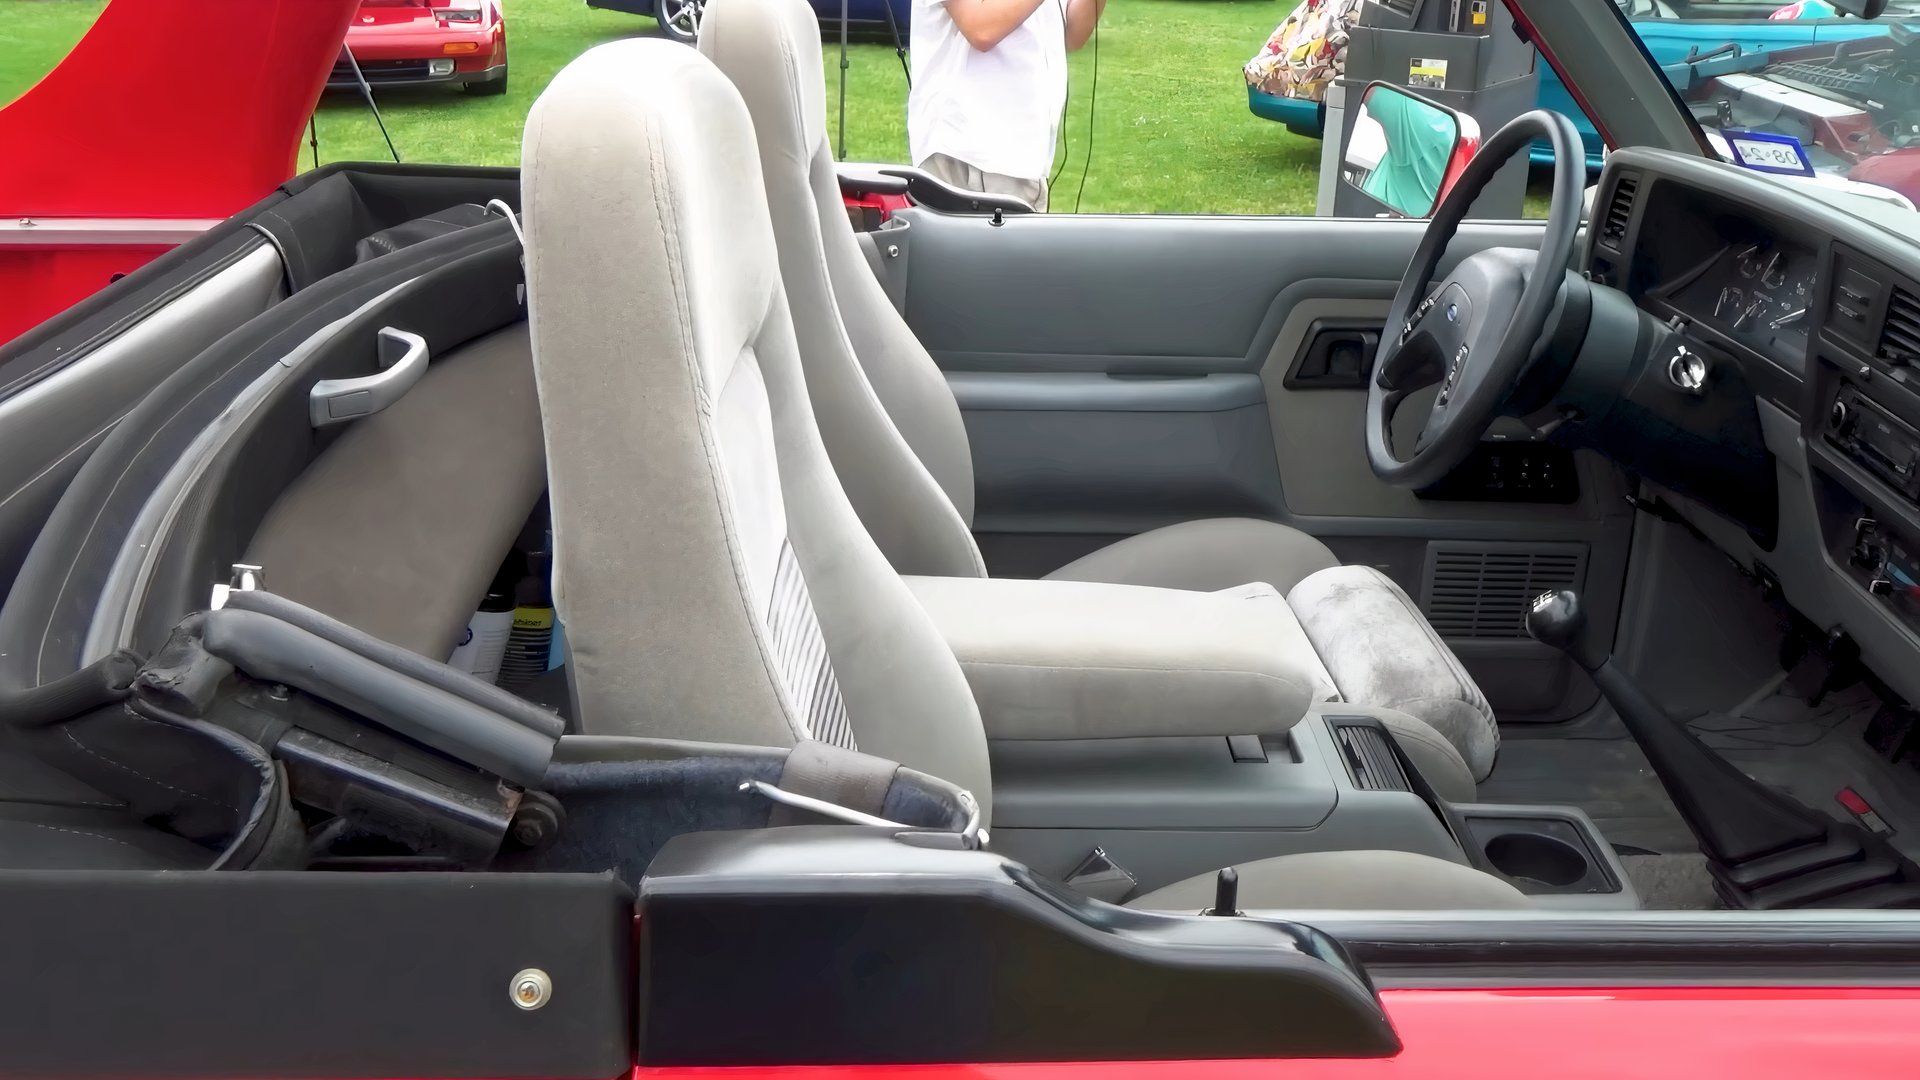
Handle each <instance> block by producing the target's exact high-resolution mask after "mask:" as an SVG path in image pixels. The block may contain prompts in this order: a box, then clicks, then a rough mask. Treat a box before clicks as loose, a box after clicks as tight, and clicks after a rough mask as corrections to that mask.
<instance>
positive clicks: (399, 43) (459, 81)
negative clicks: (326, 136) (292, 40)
mask: <svg viewBox="0 0 1920 1080" xmlns="http://www.w3.org/2000/svg"><path fill="white" fill-rule="evenodd" d="M349 54H351V56H349ZM356 61H357V62H358V63H359V65H360V73H361V74H362V75H364V76H366V80H367V83H368V84H369V85H371V86H429V85H434V84H438V83H447V84H452V85H455V86H462V87H465V88H466V89H468V90H471V91H473V92H474V93H476V94H504V93H506V91H507V24H506V19H505V18H504V16H503V15H502V14H501V11H500V3H499V0H361V3H360V9H359V10H358V11H356V12H354V15H353V21H352V22H351V23H349V24H348V26H347V39H346V47H345V48H343V49H342V50H341V52H340V58H339V59H338V60H336V61H334V65H333V71H332V73H331V74H329V75H328V76H327V88H328V89H330V90H352V89H357V88H358V87H359V85H360V83H359V80H358V79H356V78H355V77H354V73H353V65H354V62H356Z"/></svg>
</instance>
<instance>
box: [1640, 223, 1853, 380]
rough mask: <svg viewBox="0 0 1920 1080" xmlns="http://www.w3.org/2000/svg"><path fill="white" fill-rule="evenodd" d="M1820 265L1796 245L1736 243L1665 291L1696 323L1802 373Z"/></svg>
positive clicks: (1675, 304) (1763, 241) (1722, 249)
mask: <svg viewBox="0 0 1920 1080" xmlns="http://www.w3.org/2000/svg"><path fill="white" fill-rule="evenodd" d="M1815 262H1816V259H1815V256H1814V253H1813V252H1812V251H1809V250H1807V249H1806V248H1803V247H1800V246H1798V245H1795V244H1792V243H1787V242H1777V241H1773V240H1760V241H1735V242H1732V243H1728V244H1726V245H1725V246H1723V247H1722V248H1721V249H1720V250H1718V251H1717V252H1715V253H1714V254H1713V255H1712V256H1711V257H1710V258H1708V259H1707V260H1705V261H1704V262H1701V263H1699V264H1697V265H1695V266H1694V267H1693V268H1692V269H1690V270H1689V271H1688V272H1687V273H1685V274H1683V275H1681V276H1680V278H1679V279H1678V280H1676V281H1675V282H1673V283H1671V284H1669V285H1668V286H1667V287H1666V288H1665V289H1662V290H1660V291H1661V292H1665V293H1666V294H1667V296H1668V299H1669V302H1670V303H1671V304H1673V306H1674V307H1676V308H1678V309H1680V310H1681V311H1682V312H1684V313H1685V314H1686V315H1688V316H1689V317H1690V318H1692V319H1694V320H1695V321H1698V322H1704V323H1706V324H1708V325H1710V326H1713V327H1715V328H1717V329H1719V330H1720V331H1721V332H1722V333H1724V334H1726V335H1727V336H1728V337H1730V338H1732V339H1734V340H1735V341H1738V342H1740V343H1741V344H1743V345H1746V346H1748V347H1749V348H1752V349H1754V350H1755V351H1757V352H1759V353H1761V354H1762V355H1764V356H1768V357H1773V358H1775V359H1779V360H1785V361H1790V362H1792V363H1793V364H1794V365H1795V366H1796V367H1797V366H1798V362H1799V361H1800V360H1801V359H1802V358H1803V357H1804V356H1805V355H1806V351H1807V326H1808V323H1809V321H1810V318H1809V313H1810V310H1811V308H1812V306H1813V278H1814V269H1815Z"/></svg>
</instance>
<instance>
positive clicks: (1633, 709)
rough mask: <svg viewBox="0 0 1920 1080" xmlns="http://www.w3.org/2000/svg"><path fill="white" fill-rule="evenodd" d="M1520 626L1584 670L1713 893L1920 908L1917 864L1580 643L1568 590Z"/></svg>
mask: <svg viewBox="0 0 1920 1080" xmlns="http://www.w3.org/2000/svg"><path fill="white" fill-rule="evenodd" d="M1526 624H1527V633H1528V634H1529V635H1531V636H1532V637H1533V639H1534V640H1535V641H1538V642H1540V643H1541V644H1542V645H1547V646H1551V647H1552V648H1554V649H1558V650H1559V651H1561V652H1563V653H1566V654H1567V655H1568V656H1570V657H1572V658H1573V660H1574V661H1575V662H1576V663H1578V664H1579V665H1580V666H1581V667H1583V668H1585V669H1586V670H1587V672H1588V674H1590V675H1592V676H1593V682H1594V685H1595V686H1597V687H1599V688H1600V693H1601V694H1602V695H1604V696H1605V697H1606V699H1607V703H1608V704H1610V705H1612V706H1613V710H1614V712H1615V713H1617V714H1618V715H1619V717H1620V721H1621V723H1623V724H1624V725H1626V728H1627V731H1628V733H1629V734H1631V735H1632V736H1633V739H1634V741H1635V742H1637V743H1639V744H1640V749H1641V750H1642V751H1643V752H1644V753H1645V754H1646V755H1647V763H1648V764H1650V765H1652V766H1653V771H1654V774H1655V775H1656V776H1658V777H1659V778H1660V784H1661V786H1663V787H1665V788H1666V789H1667V795H1668V796H1669V797H1671V798H1672V799H1673V805H1674V807H1675V809H1677V810H1679V811H1680V816H1681V817H1682V818H1685V819H1686V822H1687V827H1688V828H1690V829H1692V830H1693V834H1694V836H1695V837H1696V838H1698V839H1699V841H1700V850H1701V851H1702V853H1704V854H1705V855H1706V856H1707V860H1708V863H1709V869H1710V870H1711V872H1712V873H1713V876H1714V879H1715V882H1716V884H1717V885H1718V887H1719V891H1720V894H1721V896H1722V898H1723V899H1725V900H1727V901H1728V902H1729V903H1731V904H1733V905H1735V906H1737V907H1746V908H1778V907H1796V906H1800V905H1804V904H1810V903H1814V902H1819V901H1825V902H1826V903H1828V904H1834V905H1837V906H1841V907H1846V906H1868V907H1907V906H1914V905H1916V904H1920V869H1916V868H1915V867H1914V864H1913V863H1911V862H1908V861H1907V860H1906V859H1904V858H1902V857H1901V856H1900V855H1899V854H1898V853H1896V852H1894V851H1893V849H1892V848H1891V847H1890V846H1889V845H1887V843H1886V842H1885V841H1884V840H1882V839H1881V838H1879V837H1877V836H1873V835H1872V834H1870V833H1868V832H1866V831H1865V830H1863V829H1860V828H1859V827H1857V826H1852V825H1843V824H1841V823H1839V822H1837V821H1834V820H1833V819H1832V818H1829V817H1826V816H1825V815H1823V814H1817V813H1814V812H1813V811H1811V810H1809V809H1807V808H1806V807H1804V806H1802V805H1800V804H1799V803H1798V802H1795V801H1794V800H1793V799H1791V798H1788V797H1787V796H1785V795H1783V794H1781V793H1779V792H1777V791H1775V790H1773V789H1772V788H1769V787H1767V786H1766V785H1764V784H1761V783H1759V782H1757V781H1755V780H1754V779H1753V778H1751V777H1749V776H1748V775H1747V774H1745V773H1743V772H1741V771H1740V770H1739V769H1737V768H1735V767H1734V766H1733V764H1732V763H1731V762H1729V761H1727V759H1725V758H1723V757H1721V756H1720V755H1719V754H1718V753H1716V752H1714V751H1713V750H1712V749H1710V748H1709V747H1708V746H1707V745H1706V744H1705V743H1703V742H1701V741H1700V740H1699V738H1698V737H1696V736H1695V735H1694V733H1693V732H1692V731H1691V730H1689V729H1688V728H1687V726H1686V725H1685V724H1680V723H1676V722H1675V721H1674V720H1672V719H1671V718H1669V717H1668V716H1667V714H1666V713H1665V711H1663V710H1662V709H1661V708H1660V707H1659V706H1658V705H1656V704H1654V701H1653V699H1652V698H1650V697H1648V696H1647V693H1646V691H1644V690H1642V689H1641V688H1640V684H1639V683H1637V682H1636V681H1634V679H1633V678H1632V677H1630V676H1629V675H1627V673H1626V672H1624V671H1622V670H1621V669H1620V668H1619V666H1618V665H1616V664H1615V663H1614V662H1613V658H1612V657H1611V656H1608V655H1605V654H1603V653H1602V652H1600V650H1599V649H1598V648H1597V647H1596V646H1595V645H1593V644H1592V643H1591V642H1590V641H1588V640H1586V635H1585V634H1584V633H1583V632H1584V631H1585V629H1586V624H1587V617H1586V610H1585V608H1584V606H1583V605H1582V604H1581V601H1580V595H1579V594H1578V593H1576V592H1573V591H1572V590H1570V589H1562V590H1560V591H1558V592H1550V593H1543V594H1541V595H1540V596H1539V597H1536V598H1535V599H1534V601H1533V604H1532V605H1531V606H1530V607H1529V608H1528V609H1527V619H1526ZM1849 900H1852V901H1853V902H1852V903H1849Z"/></svg>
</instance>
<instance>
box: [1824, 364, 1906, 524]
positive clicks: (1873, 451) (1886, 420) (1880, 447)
mask: <svg viewBox="0 0 1920 1080" xmlns="http://www.w3.org/2000/svg"><path fill="white" fill-rule="evenodd" d="M1826 433H1827V441H1828V442H1831V443H1832V444H1833V445H1834V446H1835V447H1837V448H1839V450H1840V451H1841V452H1842V453H1844V454H1846V455H1847V457H1849V458H1851V459H1852V460H1853V461H1854V462H1856V463H1858V464H1859V465H1861V466H1863V467H1864V468H1866V470H1867V471H1868V472H1871V473H1873V474H1874V475H1875V476H1877V477H1879V478H1880V479H1882V480H1885V481H1886V482H1887V483H1888V484H1890V485H1892V486H1893V488H1894V490H1896V491H1898V492H1900V494H1902V495H1904V496H1906V497H1907V498H1908V499H1910V500H1913V501H1916V502H1920V432H1915V431H1914V429H1913V428H1912V427H1910V426H1908V425H1907V423H1906V422H1905V421H1903V420H1900V419H1898V418H1896V417H1895V416H1894V415H1893V414H1892V413H1890V412H1888V411H1887V410H1886V409H1884V408H1881V407H1880V406H1879V405H1876V404H1874V403H1873V401H1872V399H1870V398H1868V397H1867V396H1866V395H1865V394H1862V393H1861V392H1860V391H1859V390H1857V389H1855V388H1854V387H1851V386H1843V387H1841V388H1840V393H1839V395H1838V396H1837V397H1835V398H1834V401H1833V407H1832V408H1831V409H1829V410H1828V412H1827V428H1826Z"/></svg>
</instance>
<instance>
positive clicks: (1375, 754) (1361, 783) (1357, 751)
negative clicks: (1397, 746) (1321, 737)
mask: <svg viewBox="0 0 1920 1080" xmlns="http://www.w3.org/2000/svg"><path fill="white" fill-rule="evenodd" d="M1328 720H1329V722H1330V723H1332V725H1333V735H1334V738H1335V739H1337V740H1339V743H1340V754H1341V756H1342V757H1344V758H1346V760H1347V774H1348V775H1349V776H1352V777H1353V786H1354V787H1357V788H1359V789H1360V790H1361V791H1412V790H1413V785H1412V784H1411V783H1409V782H1408V781H1407V773H1406V770H1404V769H1402V768H1401V767H1400V759H1399V758H1398V757H1395V756H1394V753H1393V747H1391V746H1389V745H1387V735H1386V732H1384V731H1382V730H1381V729H1380V728H1378V727H1376V726H1374V724H1372V723H1365V724H1353V723H1346V724H1343V723H1341V722H1340V718H1339V717H1329V718H1328Z"/></svg>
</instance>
